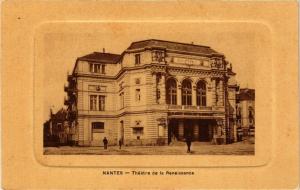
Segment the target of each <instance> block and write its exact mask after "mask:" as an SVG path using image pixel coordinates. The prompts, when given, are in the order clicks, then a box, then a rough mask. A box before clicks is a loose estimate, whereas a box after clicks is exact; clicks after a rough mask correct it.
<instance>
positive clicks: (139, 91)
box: [135, 89, 141, 102]
mask: <svg viewBox="0 0 300 190" xmlns="http://www.w3.org/2000/svg"><path fill="white" fill-rule="evenodd" d="M140 100H141V89H135V101H137V102H139V101H140Z"/></svg>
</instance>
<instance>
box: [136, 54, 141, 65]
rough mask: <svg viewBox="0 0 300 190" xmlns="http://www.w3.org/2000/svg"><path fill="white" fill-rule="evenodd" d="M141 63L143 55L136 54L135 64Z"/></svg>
mask: <svg viewBox="0 0 300 190" xmlns="http://www.w3.org/2000/svg"><path fill="white" fill-rule="evenodd" d="M140 63H141V55H140V54H135V64H136V65H139V64H140Z"/></svg>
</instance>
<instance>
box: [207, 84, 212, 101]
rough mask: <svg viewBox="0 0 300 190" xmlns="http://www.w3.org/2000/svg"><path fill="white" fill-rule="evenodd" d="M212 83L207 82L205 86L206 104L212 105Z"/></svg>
mask: <svg viewBox="0 0 300 190" xmlns="http://www.w3.org/2000/svg"><path fill="white" fill-rule="evenodd" d="M211 86H212V84H211V83H210V84H209V83H208V84H207V87H206V106H212V105H213V104H212V87H211Z"/></svg>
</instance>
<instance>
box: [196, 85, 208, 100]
mask: <svg viewBox="0 0 300 190" xmlns="http://www.w3.org/2000/svg"><path fill="white" fill-rule="evenodd" d="M196 92H197V106H206V84H205V82H204V81H199V82H198V83H197V90H196Z"/></svg>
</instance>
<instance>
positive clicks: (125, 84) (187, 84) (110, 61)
mask: <svg viewBox="0 0 300 190" xmlns="http://www.w3.org/2000/svg"><path fill="white" fill-rule="evenodd" d="M68 83H69V84H68V86H66V87H65V91H66V92H67V94H68V98H67V99H66V100H65V104H66V105H67V106H68V112H69V121H70V123H71V125H74V126H76V129H77V130H76V132H77V139H76V141H77V142H78V145H80V146H99V145H102V139H103V138H104V137H107V138H108V141H109V144H117V143H118V141H119V140H121V142H122V143H123V144H124V145H167V144H170V143H176V142H177V141H183V140H184V138H185V137H186V136H187V135H191V136H193V139H194V140H195V141H206V142H212V143H231V142H234V141H235V140H236V138H235V136H236V134H235V133H236V132H235V130H236V125H235V113H236V111H235V108H236V105H235V100H236V97H235V95H236V90H237V89H238V88H237V84H236V81H235V73H234V72H233V71H232V68H231V66H230V64H229V63H228V62H227V61H226V60H225V56H224V55H223V54H221V53H218V52H216V51H214V50H213V49H211V48H210V47H207V46H200V45H194V44H185V43H177V42H169V41H162V40H145V41H138V42H133V43H132V44H131V45H130V46H129V48H127V49H126V50H125V51H124V52H123V53H122V54H121V55H117V54H110V53H99V52H94V53H92V54H89V55H86V56H83V57H79V58H78V59H77V60H76V63H75V66H74V69H73V72H72V74H71V75H69V76H68Z"/></svg>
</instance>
